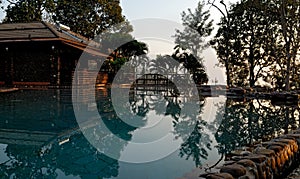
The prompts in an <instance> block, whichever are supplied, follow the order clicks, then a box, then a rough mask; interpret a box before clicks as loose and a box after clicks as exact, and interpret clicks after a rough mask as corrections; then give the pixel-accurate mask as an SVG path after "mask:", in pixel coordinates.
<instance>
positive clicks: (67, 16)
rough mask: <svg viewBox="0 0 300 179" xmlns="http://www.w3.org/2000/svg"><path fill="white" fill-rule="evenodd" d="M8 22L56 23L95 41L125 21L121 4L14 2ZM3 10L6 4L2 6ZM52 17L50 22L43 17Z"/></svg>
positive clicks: (103, 1) (106, 1) (99, 0)
mask: <svg viewBox="0 0 300 179" xmlns="http://www.w3.org/2000/svg"><path fill="white" fill-rule="evenodd" d="M8 2H9V5H8V6H7V8H6V9H5V11H6V17H5V20H4V21H5V22H32V21H41V20H47V21H55V22H60V23H62V24H64V25H67V26H69V27H70V28H71V30H72V31H74V32H76V33H78V34H81V35H83V36H85V37H87V38H93V37H94V36H95V35H96V34H99V33H100V32H103V31H104V30H106V29H108V28H109V27H111V26H112V25H114V24H117V23H121V22H123V21H124V20H125V18H124V16H123V15H122V8H121V7H120V2H119V1H109V0H88V1H75V0H70V1H67V0H36V1H31V0H11V1H8ZM1 4H2V7H3V2H2V3H1ZM45 16H48V19H43V17H45Z"/></svg>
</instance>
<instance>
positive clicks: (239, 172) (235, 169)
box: [220, 164, 246, 178]
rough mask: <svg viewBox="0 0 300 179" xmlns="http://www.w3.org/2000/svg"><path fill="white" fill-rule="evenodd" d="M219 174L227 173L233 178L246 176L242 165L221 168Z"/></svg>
mask: <svg viewBox="0 0 300 179" xmlns="http://www.w3.org/2000/svg"><path fill="white" fill-rule="evenodd" d="M220 172H221V173H229V174H231V175H232V176H233V177H235V178H237V177H240V176H243V175H245V174H246V169H245V167H243V166H242V165H239V164H233V165H227V166H224V167H222V168H221V170H220Z"/></svg>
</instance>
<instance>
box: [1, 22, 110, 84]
mask: <svg viewBox="0 0 300 179" xmlns="http://www.w3.org/2000/svg"><path fill="white" fill-rule="evenodd" d="M88 44H89V45H88ZM97 45H98V46H99V44H97V43H93V46H91V45H90V41H89V40H88V39H86V38H84V37H82V36H80V35H78V34H76V33H74V32H72V31H70V30H69V29H68V28H67V27H66V26H63V25H59V24H57V25H53V24H49V23H45V22H33V23H11V24H6V23H3V24H0V84H2V85H5V86H20V85H21V86H22V85H26V86H34V85H39V86H43V85H46V86H56V87H60V86H70V85H71V84H72V78H73V73H74V70H75V67H76V65H77V63H78V60H79V59H80V56H81V54H82V52H83V51H85V52H86V55H87V56H88V58H87V59H88V60H86V61H83V62H82V61H80V62H81V63H82V64H80V65H83V66H86V68H90V66H92V67H91V68H95V64H96V66H97V61H98V60H99V59H101V58H106V55H105V54H103V53H100V52H99V50H97ZM85 59H86V58H85ZM83 76H84V75H83Z"/></svg>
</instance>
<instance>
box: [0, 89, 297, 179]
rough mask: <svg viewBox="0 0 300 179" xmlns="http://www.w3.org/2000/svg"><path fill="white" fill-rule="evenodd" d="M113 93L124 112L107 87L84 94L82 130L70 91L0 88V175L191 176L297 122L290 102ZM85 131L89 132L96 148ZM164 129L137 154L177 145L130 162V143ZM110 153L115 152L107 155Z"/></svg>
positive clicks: (150, 137) (135, 156)
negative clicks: (89, 113) (193, 102)
mask: <svg viewBox="0 0 300 179" xmlns="http://www.w3.org/2000/svg"><path fill="white" fill-rule="evenodd" d="M119 94H120V96H117V98H118V100H120V101H125V102H124V103H122V104H124V105H125V106H126V109H128V110H127V111H118V110H117V108H119V107H118V106H117V105H118V104H117V105H116V104H113V102H112V99H111V90H110V89H108V88H101V89H97V90H96V93H95V96H96V104H93V103H89V101H88V100H87V109H88V110H89V109H93V108H95V105H96V108H97V111H98V113H99V115H100V116H101V122H99V121H98V120H95V119H87V121H86V125H85V127H84V128H80V127H79V126H78V121H77V120H76V118H75V114H74V110H73V104H72V92H71V90H40V91H38V90H34V91H33V90H24V91H18V92H14V93H8V94H0V178H189V177H190V178H193V177H196V176H198V175H199V173H200V172H203V171H204V170H205V169H206V168H209V167H210V166H213V165H215V164H216V163H220V164H221V163H222V162H223V160H224V156H225V155H226V154H227V153H228V152H230V151H232V150H234V149H236V148H239V147H242V146H247V145H253V144H255V143H257V142H259V141H262V140H268V139H269V138H270V137H273V136H276V135H279V134H282V133H285V132H287V131H288V130H291V129H294V128H297V127H299V106H298V105H294V106H286V105H281V106H277V105H274V104H272V103H271V101H269V100H261V99H260V100H259V99H243V98H237V99H232V98H227V97H226V96H219V97H206V98H200V100H199V101H198V102H197V104H198V107H199V108H197V109H195V108H191V107H190V106H189V105H188V104H189V99H182V98H180V96H176V95H175V96H174V95H173V96H172V95H170V96H168V95H166V94H167V93H163V92H160V91H154V92H153V91H151V92H147V91H138V90H134V91H133V92H132V93H131V94H130V95H129V96H130V99H122V97H123V96H124V95H122V93H119ZM125 96H126V95H125ZM182 101H185V102H182ZM184 105H186V106H184ZM124 109H125V108H124ZM184 109H185V110H184ZM187 109H189V110H190V111H191V112H190V113H189V112H188V110H187ZM192 111H194V112H195V111H196V113H197V114H196V115H192V114H194V112H192ZM184 112H185V113H184ZM134 116H137V118H135V117H134ZM124 119H126V120H124ZM132 122H133V123H134V125H131V124H133V123H132ZM104 127H105V128H107V129H109V131H110V132H111V133H110V134H107V133H104V132H103V131H104ZM186 129H191V131H186ZM86 134H93V137H95V139H94V140H96V141H97V143H99V144H100V145H99V146H100V148H99V146H97V147H95V145H92V144H91V143H90V142H89V140H87V138H86ZM167 134H170V136H171V137H172V140H169V141H168V142H167V143H165V144H163V145H160V146H156V145H153V146H150V147H149V148H147V149H145V150H146V151H143V155H144V153H147V150H149V151H148V152H149V153H151V152H152V150H162V151H163V150H166V149H168V147H170V146H172V145H173V143H179V147H178V148H177V150H175V151H174V152H170V154H168V155H166V156H164V157H162V158H157V160H149V161H145V163H143V162H141V161H139V160H138V159H139V158H140V157H144V156H140V157H139V155H140V153H139V152H140V151H138V150H135V149H133V148H132V143H133V142H136V143H143V142H145V143H147V142H150V143H151V141H153V140H155V139H160V138H163V137H164V136H166V135H167ZM112 136H117V137H118V138H116V137H115V138H114V137H112ZM111 151H113V153H114V154H117V155H114V157H111V156H107V155H106V154H107V153H109V152H111ZM146 158H147V157H146ZM150 158H151V157H150ZM130 159H137V161H139V162H136V163H130V162H127V161H128V160H130Z"/></svg>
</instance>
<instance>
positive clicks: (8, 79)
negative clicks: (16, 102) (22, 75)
mask: <svg viewBox="0 0 300 179" xmlns="http://www.w3.org/2000/svg"><path fill="white" fill-rule="evenodd" d="M6 52H7V53H6V57H5V62H4V63H5V64H4V65H5V81H4V82H5V85H12V84H13V76H14V63H13V57H12V55H11V54H10V53H8V47H7V48H6Z"/></svg>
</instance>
